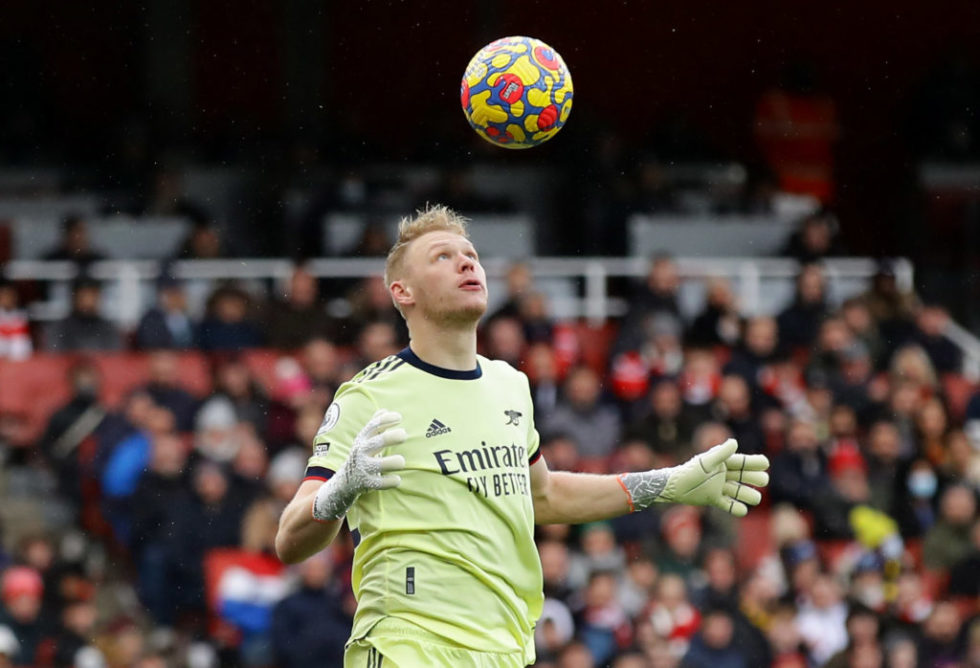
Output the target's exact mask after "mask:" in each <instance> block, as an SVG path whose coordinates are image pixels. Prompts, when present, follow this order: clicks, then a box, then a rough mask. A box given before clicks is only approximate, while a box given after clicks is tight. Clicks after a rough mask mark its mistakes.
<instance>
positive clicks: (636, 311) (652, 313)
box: [613, 254, 681, 354]
mask: <svg viewBox="0 0 980 668" xmlns="http://www.w3.org/2000/svg"><path fill="white" fill-rule="evenodd" d="M679 287H680V278H679V277H678V274H677V264H676V263H675V262H674V259H673V258H672V257H671V256H669V255H665V254H661V255H656V256H654V258H653V259H652V261H651V263H650V270H649V273H648V274H647V279H646V283H645V284H644V285H643V286H641V287H640V288H639V289H638V290H637V291H636V293H635V294H634V295H633V296H632V298H631V299H630V305H629V311H627V313H626V317H625V318H624V319H623V323H622V325H621V326H620V330H619V336H618V338H617V340H616V344H615V345H614V346H613V350H614V353H616V354H618V353H622V352H627V351H630V350H640V349H642V348H643V342H644V341H646V340H647V339H649V338H651V337H650V334H651V332H650V325H651V322H652V319H653V318H654V317H656V316H657V315H666V316H667V317H670V318H673V319H674V320H676V321H677V325H678V326H679V325H680V323H681V315H680V306H679V305H678V303H677V290H678V288H679Z"/></svg>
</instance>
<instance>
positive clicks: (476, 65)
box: [459, 36, 572, 148]
mask: <svg viewBox="0 0 980 668" xmlns="http://www.w3.org/2000/svg"><path fill="white" fill-rule="evenodd" d="M459 98H460V102H461V103H462V105H463V113H464V114H466V120H468V121H469V122H470V125H471V126H473V129H474V130H476V132H477V134H479V135H480V136H481V137H483V138H484V139H486V140H487V141H489V142H491V143H493V144H496V145H497V146H503V147H504V148H531V147H532V146H537V145H538V144H543V143H544V142H546V141H548V140H549V139H551V138H552V137H554V136H555V135H556V134H558V131H559V130H561V129H562V127H563V126H564V125H565V121H566V120H567V119H568V114H569V113H571V111H572V76H571V74H569V72H568V68H567V67H565V62H564V61H563V60H562V59H561V56H559V55H558V52H557V51H555V50H554V49H552V48H551V47H550V46H548V45H547V44H545V43H544V42H542V41H541V40H539V39H534V38H532V37H519V36H518V37H504V38H501V39H498V40H496V41H495V42H491V43H490V44H487V45H486V46H485V47H483V48H482V49H480V50H479V51H478V52H477V54H476V55H475V56H473V58H472V59H471V60H470V64H469V65H467V66H466V72H464V73H463V82H462V83H461V84H460V91H459Z"/></svg>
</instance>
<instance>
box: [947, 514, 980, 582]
mask: <svg viewBox="0 0 980 668" xmlns="http://www.w3.org/2000/svg"><path fill="white" fill-rule="evenodd" d="M970 537H971V539H972V544H971V546H970V551H969V552H967V553H966V554H965V555H964V556H963V557H962V558H961V559H959V560H958V561H957V562H956V563H955V564H953V565H952V567H950V571H949V593H950V594H952V595H953V596H964V597H972V598H973V599H974V600H976V599H977V597H980V519H974V521H973V526H972V528H971V529H970Z"/></svg>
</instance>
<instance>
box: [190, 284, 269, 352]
mask: <svg viewBox="0 0 980 668" xmlns="http://www.w3.org/2000/svg"><path fill="white" fill-rule="evenodd" d="M250 308H251V298H250V297H249V295H248V293H247V292H245V291H244V290H242V289H241V288H238V287H235V286H231V285H227V286H224V287H221V288H218V289H217V290H215V291H214V292H213V293H212V294H211V297H210V298H209V299H208V308H207V315H205V317H204V320H202V321H201V324H200V326H199V327H198V336H197V345H198V347H199V348H201V349H202V350H204V351H205V352H212V351H235V350H242V349H245V348H257V347H259V346H260V345H262V343H263V338H262V332H261V331H260V330H259V327H258V324H257V323H255V322H254V321H253V320H252V319H251V317H250V315H249V310H250Z"/></svg>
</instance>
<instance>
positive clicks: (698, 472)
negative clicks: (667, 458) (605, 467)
mask: <svg viewBox="0 0 980 668" xmlns="http://www.w3.org/2000/svg"><path fill="white" fill-rule="evenodd" d="M736 450H738V442H737V441H736V440H735V439H734V438H730V439H728V440H727V441H725V442H724V443H722V444H721V445H716V446H715V447H713V448H711V449H710V450H708V451H707V452H704V453H702V454H700V455H697V456H696V457H692V458H691V459H689V460H688V461H686V462H684V463H683V464H681V465H680V466H673V467H671V468H667V469H655V470H653V471H643V472H641V473H623V474H621V475H620V476H619V481H620V484H622V486H623V489H624V490H626V494H627V495H628V496H629V503H630V510H631V511H636V510H643V509H644V508H648V507H649V506H650V505H652V504H654V503H686V504H690V505H692V506H714V507H716V508H721V509H722V510H724V511H725V512H727V513H731V514H732V515H735V516H736V517H745V515H746V513H748V511H749V508H748V506H750V505H751V506H754V505H757V504H758V503H759V501H761V500H762V494H761V493H760V492H759V490H757V489H753V488H752V487H749V485H754V486H755V487H765V486H766V485H768V484H769V474H768V473H766V469H767V468H769V460H768V459H766V456H765V455H741V454H736Z"/></svg>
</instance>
